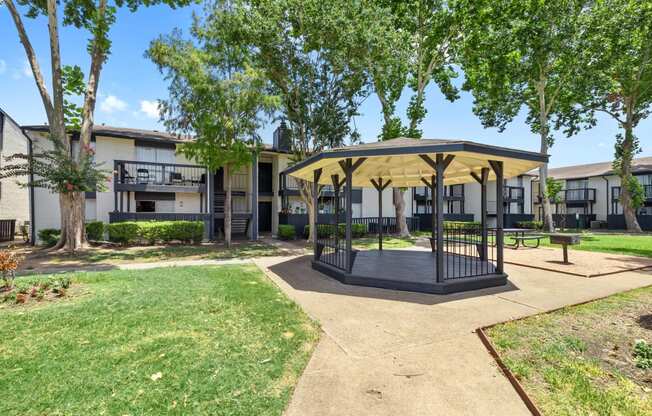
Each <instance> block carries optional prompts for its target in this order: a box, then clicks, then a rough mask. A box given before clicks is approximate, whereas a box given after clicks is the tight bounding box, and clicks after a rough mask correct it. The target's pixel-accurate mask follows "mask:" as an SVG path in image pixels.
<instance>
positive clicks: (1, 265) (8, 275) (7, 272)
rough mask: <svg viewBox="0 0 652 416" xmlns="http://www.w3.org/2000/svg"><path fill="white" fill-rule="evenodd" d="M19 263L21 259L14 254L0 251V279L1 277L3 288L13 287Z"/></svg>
mask: <svg viewBox="0 0 652 416" xmlns="http://www.w3.org/2000/svg"><path fill="white" fill-rule="evenodd" d="M20 261H21V258H20V257H19V256H18V255H17V254H16V253H14V252H12V251H9V250H2V251H0V277H2V280H3V281H4V286H5V287H8V288H11V287H13V283H14V278H15V277H16V269H18V265H19V264H20Z"/></svg>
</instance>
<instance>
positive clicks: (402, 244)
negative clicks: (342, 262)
mask: <svg viewBox="0 0 652 416" xmlns="http://www.w3.org/2000/svg"><path fill="white" fill-rule="evenodd" d="M415 242H416V239H415V238H401V237H383V249H392V248H407V247H412V246H413V245H414V243H415ZM351 244H352V245H353V248H357V249H358V250H377V249H378V237H377V236H375V237H362V238H356V239H354V240H353V241H352V242H351Z"/></svg>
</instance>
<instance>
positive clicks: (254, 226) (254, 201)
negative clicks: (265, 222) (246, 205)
mask: <svg viewBox="0 0 652 416" xmlns="http://www.w3.org/2000/svg"><path fill="white" fill-rule="evenodd" d="M249 235H250V238H251V239H252V240H254V241H255V240H258V157H257V155H256V153H254V154H253V156H252V161H251V232H250V233H249Z"/></svg>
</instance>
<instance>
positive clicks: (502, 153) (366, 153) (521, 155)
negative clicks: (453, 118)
mask: <svg viewBox="0 0 652 416" xmlns="http://www.w3.org/2000/svg"><path fill="white" fill-rule="evenodd" d="M427 140H428V139H424V140H423V141H424V142H425V143H427ZM388 142H391V140H390V141H388ZM447 152H474V153H481V154H486V155H491V156H497V157H506V158H516V159H522V160H530V161H535V162H544V163H545V162H548V158H549V156H548V155H547V154H542V153H538V152H531V151H527V150H517V149H510V148H507V147H499V146H490V145H486V144H480V143H472V142H464V141H462V142H453V143H438V144H424V145H420V146H410V147H407V146H403V147H394V148H392V147H381V148H363V149H355V148H351V149H347V148H346V147H344V148H338V149H332V150H325V151H321V152H319V153H317V154H315V155H312V156H310V157H309V158H307V159H305V160H302V161H301V162H299V163H297V164H295V165H294V166H290V167H288V168H287V169H285V171H283V173H284V174H290V173H292V172H295V171H297V170H300V169H303V168H304V167H306V166H308V165H310V164H312V163H315V162H318V161H320V160H322V159H342V158H354V157H373V156H400V155H410V154H432V153H447Z"/></svg>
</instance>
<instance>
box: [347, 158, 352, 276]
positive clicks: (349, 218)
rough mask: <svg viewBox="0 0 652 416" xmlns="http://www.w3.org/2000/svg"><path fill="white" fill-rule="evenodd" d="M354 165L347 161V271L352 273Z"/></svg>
mask: <svg viewBox="0 0 652 416" xmlns="http://www.w3.org/2000/svg"><path fill="white" fill-rule="evenodd" d="M352 191H353V163H352V161H351V158H347V159H346V189H345V195H346V213H345V214H346V271H347V272H348V273H351V268H352V267H351V266H353V264H352V263H353V262H352V257H351V255H352V249H351V225H352V223H353V201H352V200H351V194H352V193H353V192H352Z"/></svg>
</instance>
